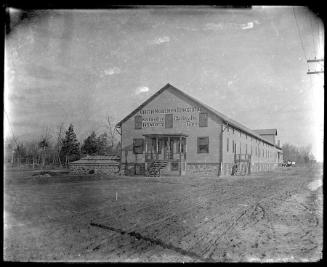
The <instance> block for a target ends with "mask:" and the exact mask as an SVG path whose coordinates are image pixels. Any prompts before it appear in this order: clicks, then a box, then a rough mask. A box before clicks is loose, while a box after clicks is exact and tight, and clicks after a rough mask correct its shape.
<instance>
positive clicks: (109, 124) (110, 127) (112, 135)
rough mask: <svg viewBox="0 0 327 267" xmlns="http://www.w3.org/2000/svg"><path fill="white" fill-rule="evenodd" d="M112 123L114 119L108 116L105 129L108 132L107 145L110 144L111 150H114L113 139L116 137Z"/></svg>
mask: <svg viewBox="0 0 327 267" xmlns="http://www.w3.org/2000/svg"><path fill="white" fill-rule="evenodd" d="M113 121H114V118H113V117H112V116H110V115H108V117H107V124H106V128H107V131H108V136H109V143H110V146H111V149H113V148H114V145H115V137H116V130H115V125H114V123H113Z"/></svg>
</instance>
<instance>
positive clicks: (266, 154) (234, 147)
mask: <svg viewBox="0 0 327 267" xmlns="http://www.w3.org/2000/svg"><path fill="white" fill-rule="evenodd" d="M239 147H241V143H240V146H239ZM226 150H227V152H229V138H227V147H226ZM250 150H251V155H252V146H250ZM232 152H233V153H236V142H235V141H234V140H233V141H232ZM262 153H263V157H266V158H271V157H272V152H271V151H269V150H264V149H262ZM240 154H241V151H240ZM245 154H248V145H247V144H245ZM258 154H259V156H260V149H259V148H258V147H256V148H255V155H258Z"/></svg>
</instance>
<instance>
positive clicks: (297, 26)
mask: <svg viewBox="0 0 327 267" xmlns="http://www.w3.org/2000/svg"><path fill="white" fill-rule="evenodd" d="M292 9H293V15H294V19H295V23H296V28H297V32H298V35H299V38H300V41H301V47H302V50H303V54H304V57H305V59H306V60H308V58H307V56H306V54H305V50H304V45H303V40H302V36H301V33H300V30H299V25H298V23H297V19H296V15H295V11H294V7H293V8H292ZM307 65H308V63H307ZM308 68H309V65H308Z"/></svg>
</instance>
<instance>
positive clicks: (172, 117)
mask: <svg viewBox="0 0 327 267" xmlns="http://www.w3.org/2000/svg"><path fill="white" fill-rule="evenodd" d="M168 116H169V117H171V127H167V121H168V120H167V118H168ZM172 128H174V116H173V114H172V113H169V114H165V129H172Z"/></svg>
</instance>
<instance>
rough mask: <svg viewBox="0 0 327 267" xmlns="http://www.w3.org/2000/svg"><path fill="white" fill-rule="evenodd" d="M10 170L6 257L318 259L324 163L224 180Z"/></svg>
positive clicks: (36, 259) (39, 258) (22, 259)
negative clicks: (52, 174)
mask: <svg viewBox="0 0 327 267" xmlns="http://www.w3.org/2000/svg"><path fill="white" fill-rule="evenodd" d="M5 176H6V177H5V218H4V219H5V225H4V227H5V231H4V233H5V236H4V238H5V240H4V241H5V243H4V258H5V260H15V261H142V262H149V261H150V262H153V261H155V262H163V261H164V262H167V261H179V262H180V261H184V262H198V261H214V262H216V261H219V262H220V261H317V260H319V259H320V258H321V257H322V255H321V251H322V188H321V186H319V182H318V185H317V180H318V181H319V179H320V180H321V178H322V170H321V168H317V167H314V168H299V167H296V168H284V169H279V170H276V171H274V172H271V173H264V174H257V175H252V176H247V177H245V176H244V177H228V178H227V177H226V178H201V177H199V178H191V177H161V178H144V177H115V178H109V177H91V176H90V177H73V176H68V175H65V176H60V175H59V176H55V177H37V176H32V172H30V171H24V172H21V171H8V172H6V175H5ZM312 182H313V184H314V185H312ZM310 183H311V185H309V184H310Z"/></svg>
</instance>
